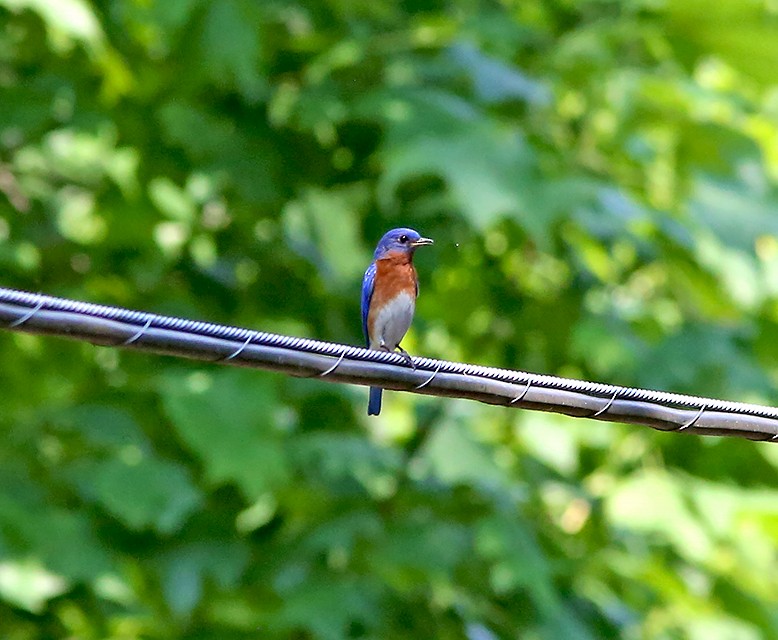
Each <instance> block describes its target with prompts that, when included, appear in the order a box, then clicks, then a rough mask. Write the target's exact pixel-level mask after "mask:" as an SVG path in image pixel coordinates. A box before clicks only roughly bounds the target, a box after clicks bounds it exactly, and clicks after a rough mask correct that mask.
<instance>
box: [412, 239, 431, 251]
mask: <svg viewBox="0 0 778 640" xmlns="http://www.w3.org/2000/svg"><path fill="white" fill-rule="evenodd" d="M428 244H435V241H434V240H433V239H432V238H419V239H418V240H414V241H413V242H411V246H412V247H413V248H414V249H415V248H416V247H423V246H425V245H428Z"/></svg>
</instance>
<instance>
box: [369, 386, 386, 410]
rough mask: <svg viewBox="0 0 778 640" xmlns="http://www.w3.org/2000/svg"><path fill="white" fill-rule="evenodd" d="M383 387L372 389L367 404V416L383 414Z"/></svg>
mask: <svg viewBox="0 0 778 640" xmlns="http://www.w3.org/2000/svg"><path fill="white" fill-rule="evenodd" d="M383 391H384V390H383V389H382V388H381V387H370V400H369V401H368V403H367V415H369V416H377V415H378V414H379V413H381V394H382V393H383Z"/></svg>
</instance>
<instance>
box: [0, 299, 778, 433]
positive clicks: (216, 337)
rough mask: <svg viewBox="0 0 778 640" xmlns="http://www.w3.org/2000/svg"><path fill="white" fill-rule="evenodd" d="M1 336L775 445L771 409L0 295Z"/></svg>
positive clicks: (777, 417)
mask: <svg viewBox="0 0 778 640" xmlns="http://www.w3.org/2000/svg"><path fill="white" fill-rule="evenodd" d="M0 328H5V329H9V330H13V331H27V332H32V333H43V334H49V335H58V336H63V337H69V338H75V339H82V340H88V341H90V342H94V343H97V344H101V345H110V346H121V347H125V348H134V349H140V350H147V351H153V352H157V353H166V354H170V355H176V356H181V357H189V358H196V359H200V360H212V361H215V362H221V363H224V364H232V365H239V366H251V367H256V368H264V369H270V370H276V371H283V372H286V373H290V374H292V375H298V376H317V377H320V378H324V379H330V380H332V381H341V382H352V383H357V384H364V385H377V386H383V387H385V388H388V389H397V390H406V391H412V392H416V393H424V394H428V395H438V396H449V397H462V398H471V399H475V400H479V401H481V402H486V403H489V404H498V405H505V406H512V407H522V408H529V409H535V410H542V411H554V412H558V413H563V414H566V415H570V416H574V417H589V418H593V419H599V420H609V421H618V422H628V423H634V424H643V425H647V426H651V427H653V428H656V429H660V430H663V431H688V432H691V433H702V434H707V435H733V436H740V437H745V438H749V439H752V440H770V441H778V409H776V408H774V407H767V406H761V405H755V404H747V403H741V402H730V401H724V400H716V399H712V398H704V397H696V396H688V395H682V394H676V393H669V392H664V391H651V390H647V389H636V388H632V387H622V386H618V385H610V384H602V383H597V382H588V381H585V380H575V379H569V378H560V377H557V376H550V375H542V374H534V373H528V372H525V371H514V370H509V369H499V368H494V367H485V366H480V365H474V364H465V363H459V362H447V361H443V360H435V359H432V358H414V364H415V365H416V369H415V370H414V369H411V368H409V367H408V366H407V364H406V363H405V361H404V359H403V358H402V356H400V355H398V354H393V353H387V352H382V351H371V350H368V349H364V348H362V347H354V346H348V345H342V344H336V343H331V342H323V341H320V340H311V339H308V338H298V337H292V336H284V335H279V334H275V333H266V332H262V331H254V330H250V329H245V328H240V327H231V326H225V325H220V324H214V323H210V322H199V321H193V320H187V319H183V318H176V317H171V316H161V315H156V314H152V313H146V312H142V311H133V310H129V309H123V308H120V307H110V306H105V305H99V304H93V303H89V302H81V301H77V300H70V299H66V298H56V297H52V296H46V295H41V294H36V293H30V292H26V291H18V290H14V289H7V288H2V287H0Z"/></svg>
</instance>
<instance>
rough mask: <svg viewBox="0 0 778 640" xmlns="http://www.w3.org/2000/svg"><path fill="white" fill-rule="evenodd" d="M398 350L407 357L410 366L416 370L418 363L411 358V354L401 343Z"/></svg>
mask: <svg viewBox="0 0 778 640" xmlns="http://www.w3.org/2000/svg"><path fill="white" fill-rule="evenodd" d="M397 350H398V351H399V352H400V355H401V356H402V357H403V358H405V361H406V362H407V363H408V366H409V367H411V368H412V369H413V370H414V371H416V363H415V362H414V361H413V358H411V354H410V353H408V352H407V351H406V350H405V349H403V348H402V347H401V346H400V345H399V344H398V345H397Z"/></svg>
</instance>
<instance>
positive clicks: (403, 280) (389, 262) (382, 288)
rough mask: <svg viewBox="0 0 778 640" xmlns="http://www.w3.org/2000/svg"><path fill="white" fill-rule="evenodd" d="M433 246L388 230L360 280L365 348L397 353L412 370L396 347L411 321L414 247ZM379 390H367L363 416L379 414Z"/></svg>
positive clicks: (405, 354)
mask: <svg viewBox="0 0 778 640" xmlns="http://www.w3.org/2000/svg"><path fill="white" fill-rule="evenodd" d="M431 244H433V240H431V239H430V238H423V237H422V236H421V235H419V233H418V232H417V231H414V230H413V229H407V228H403V227H401V228H398V229H392V230H391V231H388V232H387V233H385V234H384V236H383V237H382V238H381V240H380V241H379V243H378V246H377V247H376V250H375V254H374V255H373V261H372V262H371V263H370V266H368V268H367V270H366V271H365V276H364V278H363V279H362V332H363V333H364V334H365V342H366V344H367V348H368V349H377V350H383V351H389V352H394V351H399V352H400V354H402V356H403V357H404V358H405V360H406V361H407V362H408V364H409V365H410V366H411V367H413V368H416V367H415V365H414V364H413V360H412V359H411V356H410V355H409V354H408V352H407V351H406V350H405V349H403V348H402V347H401V346H400V341H401V340H402V339H403V337H404V336H405V333H406V332H407V331H408V328H409V327H410V326H411V320H413V313H414V311H415V310H416V297H417V296H418V295H419V279H418V276H417V275H416V268H415V267H414V266H413V254H414V252H415V251H416V249H417V248H418V247H423V246H427V245H431ZM382 393H383V389H381V388H380V387H370V398H369V401H368V405H367V415H369V416H377V415H378V414H379V413H381V396H382Z"/></svg>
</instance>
